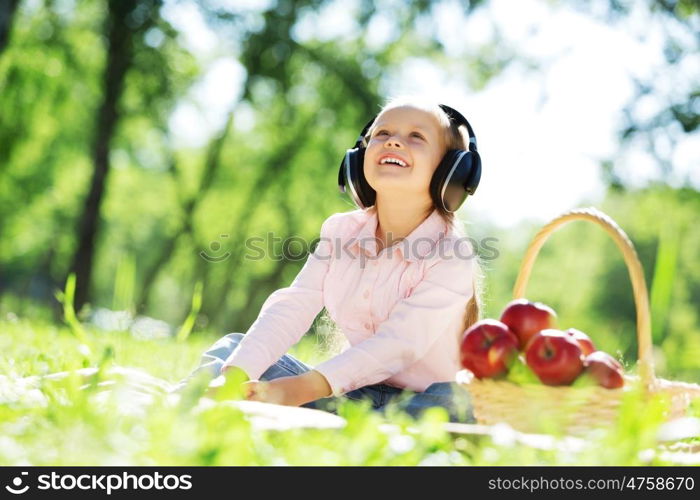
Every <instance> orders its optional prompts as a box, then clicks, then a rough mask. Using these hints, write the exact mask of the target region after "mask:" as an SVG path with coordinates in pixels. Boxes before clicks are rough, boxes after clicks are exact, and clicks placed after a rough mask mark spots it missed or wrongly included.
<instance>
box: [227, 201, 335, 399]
mask: <svg viewBox="0 0 700 500" xmlns="http://www.w3.org/2000/svg"><path fill="white" fill-rule="evenodd" d="M342 215H343V214H342V213H338V214H333V215H331V216H330V217H328V218H327V219H326V220H325V221H324V223H323V224H322V226H321V231H320V235H321V240H320V241H319V243H318V245H317V247H316V249H315V250H314V252H313V253H311V254H309V257H308V258H307V261H306V263H305V264H304V267H303V268H302V269H301V271H300V272H299V274H298V275H297V276H296V278H295V279H294V281H293V282H292V284H291V285H290V286H289V287H286V288H281V289H279V290H276V291H275V292H273V293H272V294H271V295H270V296H269V297H268V298H267V300H266V301H265V303H264V304H263V306H262V308H261V310H260V314H259V315H258V318H257V319H256V320H255V322H254V323H253V324H252V326H251V327H250V328H249V329H248V331H247V332H246V335H244V337H243V339H242V340H241V342H240V343H239V344H238V346H237V347H236V349H235V350H234V351H233V352H232V353H231V355H230V356H229V358H228V359H227V360H226V362H225V363H224V367H223V369H222V372H225V371H226V370H227V369H228V367H230V366H236V367H239V368H240V369H242V370H243V371H245V373H246V374H247V377H248V378H249V379H250V380H257V379H258V378H259V377H260V376H261V375H262V374H263V373H264V372H265V371H266V370H267V369H268V368H269V367H270V366H271V365H272V364H273V363H275V362H276V361H277V360H278V359H279V358H280V357H282V356H283V355H284V354H285V353H286V352H287V351H288V350H289V348H290V347H291V346H293V345H294V344H296V343H297V342H299V340H300V339H301V337H302V336H303V335H304V334H305V333H306V332H307V331H308V330H309V328H310V327H311V324H312V323H313V321H314V319H315V318H316V316H317V315H318V313H319V312H320V311H321V309H322V308H323V281H324V279H325V277H326V274H327V273H328V268H329V266H330V262H331V259H332V258H333V241H332V238H334V237H335V235H336V232H337V227H338V224H339V221H340V218H341V216H342ZM304 380H306V379H304ZM306 385H307V384H304V386H306ZM314 387H315V385H314ZM314 392H315V391H314Z"/></svg>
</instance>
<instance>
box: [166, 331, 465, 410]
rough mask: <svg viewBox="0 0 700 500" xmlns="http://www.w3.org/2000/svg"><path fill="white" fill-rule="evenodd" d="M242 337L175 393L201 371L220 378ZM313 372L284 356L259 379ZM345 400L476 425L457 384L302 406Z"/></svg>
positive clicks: (369, 390)
mask: <svg viewBox="0 0 700 500" xmlns="http://www.w3.org/2000/svg"><path fill="white" fill-rule="evenodd" d="M242 338H243V334H242V333H229V334H228V335H225V336H224V337H222V338H220V339H219V340H218V341H216V342H215V343H214V344H213V345H212V346H211V347H210V348H209V349H208V350H207V351H206V352H205V353H204V354H203V355H202V358H201V360H200V363H199V366H198V367H197V368H196V369H195V370H194V371H193V372H192V373H191V374H190V375H189V376H188V377H187V378H186V379H184V380H183V381H181V382H180V384H178V389H176V390H181V389H182V388H184V387H185V385H186V384H187V381H188V380H190V379H192V378H193V377H195V376H197V375H199V374H200V373H202V372H206V373H207V374H208V375H210V376H211V377H212V378H214V377H218V376H219V375H220V374H221V368H222V366H223V364H224V362H225V361H226V359H228V357H229V356H230V355H231V353H232V352H233V350H234V349H235V348H236V347H237V346H238V343H239V342H240V341H241V339H242ZM312 369H313V367H311V366H308V365H307V364H305V363H303V362H302V361H299V360H298V359H296V358H295V357H294V356H292V355H290V354H285V355H284V356H282V357H281V358H280V359H279V360H277V362H276V363H275V364H273V365H272V366H270V367H269V368H268V369H267V370H266V371H265V372H264V373H263V374H262V375H261V376H260V380H273V379H276V378H280V377H289V376H293V375H301V374H302V373H305V372H308V371H310V370H312ZM343 398H345V399H350V400H354V401H362V400H368V401H369V402H370V403H371V405H372V409H373V410H376V411H379V412H381V413H386V410H387V409H388V408H389V407H390V406H394V407H395V408H397V409H400V410H403V411H405V412H406V413H408V414H409V415H411V416H412V417H414V418H418V417H419V416H420V415H421V413H423V411H425V410H426V409H427V408H431V407H435V406H439V407H442V408H444V409H445V410H447V414H448V416H449V419H450V421H451V422H469V423H472V422H474V416H473V414H472V411H471V401H470V398H469V393H468V392H467V390H466V389H464V388H463V387H462V386H460V385H459V384H457V383H456V382H437V383H434V384H432V385H430V386H428V388H427V389H426V390H425V391H424V392H413V391H410V390H406V389H400V388H398V387H393V386H390V385H386V384H374V385H368V386H365V387H361V388H359V389H355V390H353V391H349V392H346V393H345V394H343V395H342V396H341V397H340V398H336V397H330V398H322V399H318V400H316V401H311V402H309V403H306V404H304V405H302V406H303V407H306V408H313V409H318V410H325V411H329V412H331V413H336V408H337V405H338V402H339V400H340V399H343ZM390 403H391V405H390Z"/></svg>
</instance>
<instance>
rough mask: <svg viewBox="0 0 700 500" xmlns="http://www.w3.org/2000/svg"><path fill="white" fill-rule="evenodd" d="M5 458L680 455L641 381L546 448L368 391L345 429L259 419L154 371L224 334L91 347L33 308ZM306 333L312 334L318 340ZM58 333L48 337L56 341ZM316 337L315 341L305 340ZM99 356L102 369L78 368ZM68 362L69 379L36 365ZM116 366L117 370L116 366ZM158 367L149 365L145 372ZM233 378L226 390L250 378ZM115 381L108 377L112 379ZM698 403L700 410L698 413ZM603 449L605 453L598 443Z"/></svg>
mask: <svg viewBox="0 0 700 500" xmlns="http://www.w3.org/2000/svg"><path fill="white" fill-rule="evenodd" d="M0 332H2V333H1V334H0V349H1V350H2V351H3V353H4V354H5V356H3V357H2V358H0V373H2V374H3V375H2V376H0V435H2V436H3V437H2V443H3V446H1V447H0V464H3V465H19V464H25V465H26V464H31V465H114V464H122V465H496V464H503V465H537V464H542V465H548V464H580V465H594V464H616V465H617V464H625V465H641V464H653V465H665V464H672V463H674V462H673V461H672V460H671V458H670V457H668V456H666V455H664V454H663V453H662V451H661V450H657V451H655V450H656V446H657V443H656V432H657V430H658V428H659V425H660V422H661V421H662V418H661V416H662V412H663V410H664V408H665V406H664V402H663V401H662V400H658V401H653V402H652V403H651V404H648V403H645V402H644V400H643V398H640V397H638V396H637V395H636V394H635V393H630V395H629V396H628V397H627V398H626V400H625V401H624V402H623V406H622V409H621V412H620V418H619V419H618V420H617V421H616V422H615V424H614V425H613V426H611V427H610V428H609V429H602V430H599V431H597V432H595V433H593V434H591V435H590V436H588V437H587V438H586V440H585V441H583V444H584V446H583V447H581V444H580V443H579V444H577V445H576V446H574V447H565V446H564V444H565V443H567V441H561V442H558V445H557V446H558V447H554V448H551V449H546V448H543V447H541V446H543V445H545V444H547V443H549V441H547V440H546V439H545V440H543V441H542V442H541V443H540V445H538V446H540V447H539V448H538V447H533V446H531V445H525V444H523V443H521V442H519V441H518V439H517V436H516V435H515V434H514V433H513V432H512V431H511V430H509V429H507V428H496V429H495V430H494V434H493V435H491V436H485V435H479V434H461V435H460V434H451V433H448V432H446V430H445V428H444V424H445V422H446V413H445V412H444V410H442V409H440V408H435V409H431V410H430V411H427V412H426V413H424V414H423V416H422V417H421V418H420V419H419V420H414V419H413V418H411V417H409V416H408V415H406V414H403V413H400V412H399V411H397V410H396V409H395V408H392V409H390V411H388V412H387V414H386V415H381V414H379V413H377V412H374V411H372V410H371V409H370V407H369V403H368V402H365V401H362V402H354V401H349V400H347V401H344V402H342V403H341V405H340V406H339V407H338V414H339V415H340V416H342V417H343V418H345V419H346V421H347V424H346V426H345V427H344V428H342V429H338V430H323V429H296V430H289V431H274V430H261V429H256V428H255V427H254V426H253V425H252V423H251V421H250V420H248V419H247V418H246V416H245V415H244V414H243V413H242V412H241V411H240V410H239V409H237V408H235V407H234V406H231V405H227V404H226V402H225V400H226V396H227V395H226V394H223V393H222V394H220V395H219V396H218V397H217V400H218V403H213V404H207V405H199V404H198V400H199V396H200V395H201V390H202V389H203V388H204V386H205V385H206V383H207V381H205V380H202V381H201V382H202V383H201V384H200V386H201V387H199V388H197V387H196V385H197V384H196V383H194V384H192V385H191V386H190V391H189V392H187V393H185V394H183V398H181V399H179V400H177V399H176V398H173V397H172V395H168V394H166V393H164V392H163V391H160V390H155V385H154V383H153V381H152V379H150V378H149V376H150V375H152V376H155V377H160V378H162V379H163V380H164V381H166V382H176V381H178V380H179V379H181V378H183V377H184V376H186V375H187V374H188V373H189V372H190V370H191V369H192V368H193V367H194V366H195V364H196V360H197V358H198V357H199V355H200V354H201V352H202V351H203V350H204V349H205V348H206V347H207V346H208V345H210V344H211V343H212V342H213V341H214V340H215V337H209V336H207V338H196V337H191V338H188V339H187V341H186V342H178V341H177V340H176V339H175V338H171V339H160V340H139V339H137V338H134V337H131V336H130V335H129V334H128V333H126V332H102V331H97V330H92V329H87V331H86V334H87V340H88V342H89V343H90V344H91V345H92V347H93V349H92V352H91V353H90V354H88V355H87V358H85V357H84V356H83V355H81V354H80V353H79V352H78V350H77V346H78V345H79V341H78V339H76V338H75V336H74V335H73V334H72V333H71V332H70V330H69V329H68V328H57V327H56V326H54V325H52V324H50V323H42V322H39V321H33V322H30V321H27V320H24V319H17V318H15V319H12V320H9V321H8V320H0ZM309 340H310V339H305V340H304V341H302V344H303V343H305V342H307V341H309ZM48 345H50V348H47V346H48ZM304 349H306V348H304ZM86 366H88V367H95V368H97V370H96V371H94V372H92V375H90V376H88V377H86V376H84V375H82V376H81V375H79V373H80V372H77V371H76V370H78V369H81V368H85V367H86ZM117 367H129V368H132V369H137V370H141V373H142V374H143V375H142V376H140V378H139V379H138V383H134V382H135V381H134V380H131V382H130V383H129V381H128V380H127V379H123V380H122V379H119V378H118V377H116V376H115V375H114V374H113V373H114V372H111V371H110V370H111V369H113V368H117ZM62 371H70V373H72V375H71V376H68V377H65V378H60V379H53V380H51V379H44V380H43V381H41V380H39V379H37V378H36V376H38V375H48V374H51V373H56V372H62ZM110 373H111V375H110ZM146 374H150V375H148V376H147V375H146ZM237 382H240V380H238V381H236V380H233V378H232V379H231V380H230V381H229V385H230V387H228V388H227V390H229V391H230V393H229V394H228V396H232V397H234V399H235V398H236V397H237V396H236V395H237V394H240V386H238V384H237ZM110 383H111V385H108V384H110ZM696 414H700V413H697V412H696ZM601 449H605V450H606V452H605V453H600V450H601Z"/></svg>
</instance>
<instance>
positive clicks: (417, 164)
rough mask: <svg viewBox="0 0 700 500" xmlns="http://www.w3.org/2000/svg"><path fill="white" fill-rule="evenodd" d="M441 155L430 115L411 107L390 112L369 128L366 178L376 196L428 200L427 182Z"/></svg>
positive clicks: (442, 143)
mask: <svg viewBox="0 0 700 500" xmlns="http://www.w3.org/2000/svg"><path fill="white" fill-rule="evenodd" d="M444 152H445V140H444V137H443V134H442V130H441V126H440V123H439V122H438V120H437V118H436V117H435V116H434V115H433V114H431V113H429V112H427V111H423V110H421V109H417V108H413V107H411V106H401V107H396V108H391V109H389V110H387V111H385V112H383V113H381V114H380V115H379V116H378V117H377V119H376V121H375V122H374V124H373V126H372V127H371V135H370V137H369V142H368V144H367V149H366V150H365V160H364V172H365V177H366V178H367V182H369V184H370V186H372V188H373V189H374V190H375V191H377V193H385V194H387V193H406V194H415V195H420V196H425V197H427V198H430V193H429V187H430V179H431V178H432V176H433V172H435V169H436V168H437V166H438V163H439V162H440V160H441V159H442V157H443V155H444ZM397 161H398V162H399V164H397Z"/></svg>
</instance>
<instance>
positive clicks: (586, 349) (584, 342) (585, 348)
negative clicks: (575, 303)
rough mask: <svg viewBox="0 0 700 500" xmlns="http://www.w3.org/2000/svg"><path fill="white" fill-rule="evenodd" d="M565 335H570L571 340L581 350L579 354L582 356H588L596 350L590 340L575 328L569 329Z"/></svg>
mask: <svg viewBox="0 0 700 500" xmlns="http://www.w3.org/2000/svg"><path fill="white" fill-rule="evenodd" d="M566 333H568V334H569V335H571V336H572V337H573V339H574V340H575V341H576V342H578V345H579V347H580V348H581V352H582V353H583V355H584V356H588V355H589V354H590V353H592V352H593V351H595V350H596V348H595V344H593V341H592V340H591V338H590V337H589V336H588V335H586V334H585V333H583V332H582V331H581V330H577V329H576V328H569V329H568V330H567V331H566Z"/></svg>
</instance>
